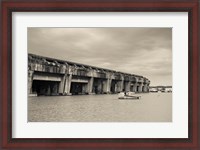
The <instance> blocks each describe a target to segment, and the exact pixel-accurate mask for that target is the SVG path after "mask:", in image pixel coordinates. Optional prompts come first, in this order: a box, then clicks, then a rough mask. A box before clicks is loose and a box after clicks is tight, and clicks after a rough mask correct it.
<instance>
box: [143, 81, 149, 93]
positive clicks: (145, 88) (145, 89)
mask: <svg viewBox="0 0 200 150" xmlns="http://www.w3.org/2000/svg"><path fill="white" fill-rule="evenodd" d="M143 92H148V89H147V84H146V83H145V84H144V88H143Z"/></svg>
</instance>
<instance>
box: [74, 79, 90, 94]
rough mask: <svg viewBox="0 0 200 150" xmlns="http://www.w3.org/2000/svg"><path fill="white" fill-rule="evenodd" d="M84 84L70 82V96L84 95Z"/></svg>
mask: <svg viewBox="0 0 200 150" xmlns="http://www.w3.org/2000/svg"><path fill="white" fill-rule="evenodd" d="M86 84H87V83H79V82H72V83H71V89H70V93H72V95H78V94H85V93H84V92H83V86H85V85H86Z"/></svg>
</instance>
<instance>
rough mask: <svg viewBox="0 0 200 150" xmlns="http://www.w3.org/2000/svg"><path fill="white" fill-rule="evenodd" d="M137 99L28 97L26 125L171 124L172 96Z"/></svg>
mask: <svg viewBox="0 0 200 150" xmlns="http://www.w3.org/2000/svg"><path fill="white" fill-rule="evenodd" d="M140 95H141V99H140V100H119V99H118V97H117V95H116V94H105V95H78V96H40V97H29V98H28V121H30V122H171V121H172V93H146V94H140Z"/></svg>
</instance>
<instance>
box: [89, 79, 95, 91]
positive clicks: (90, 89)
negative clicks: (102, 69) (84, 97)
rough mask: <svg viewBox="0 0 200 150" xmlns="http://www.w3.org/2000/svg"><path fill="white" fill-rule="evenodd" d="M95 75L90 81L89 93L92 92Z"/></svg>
mask: <svg viewBox="0 0 200 150" xmlns="http://www.w3.org/2000/svg"><path fill="white" fill-rule="evenodd" d="M93 82H94V77H91V78H90V79H89V81H88V94H92V88H93Z"/></svg>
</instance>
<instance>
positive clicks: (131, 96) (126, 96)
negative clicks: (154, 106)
mask: <svg viewBox="0 0 200 150" xmlns="http://www.w3.org/2000/svg"><path fill="white" fill-rule="evenodd" d="M134 94H135V93H134V92H127V93H126V94H125V93H124V92H120V93H119V95H118V99H140V98H141V96H135V95H134Z"/></svg>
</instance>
